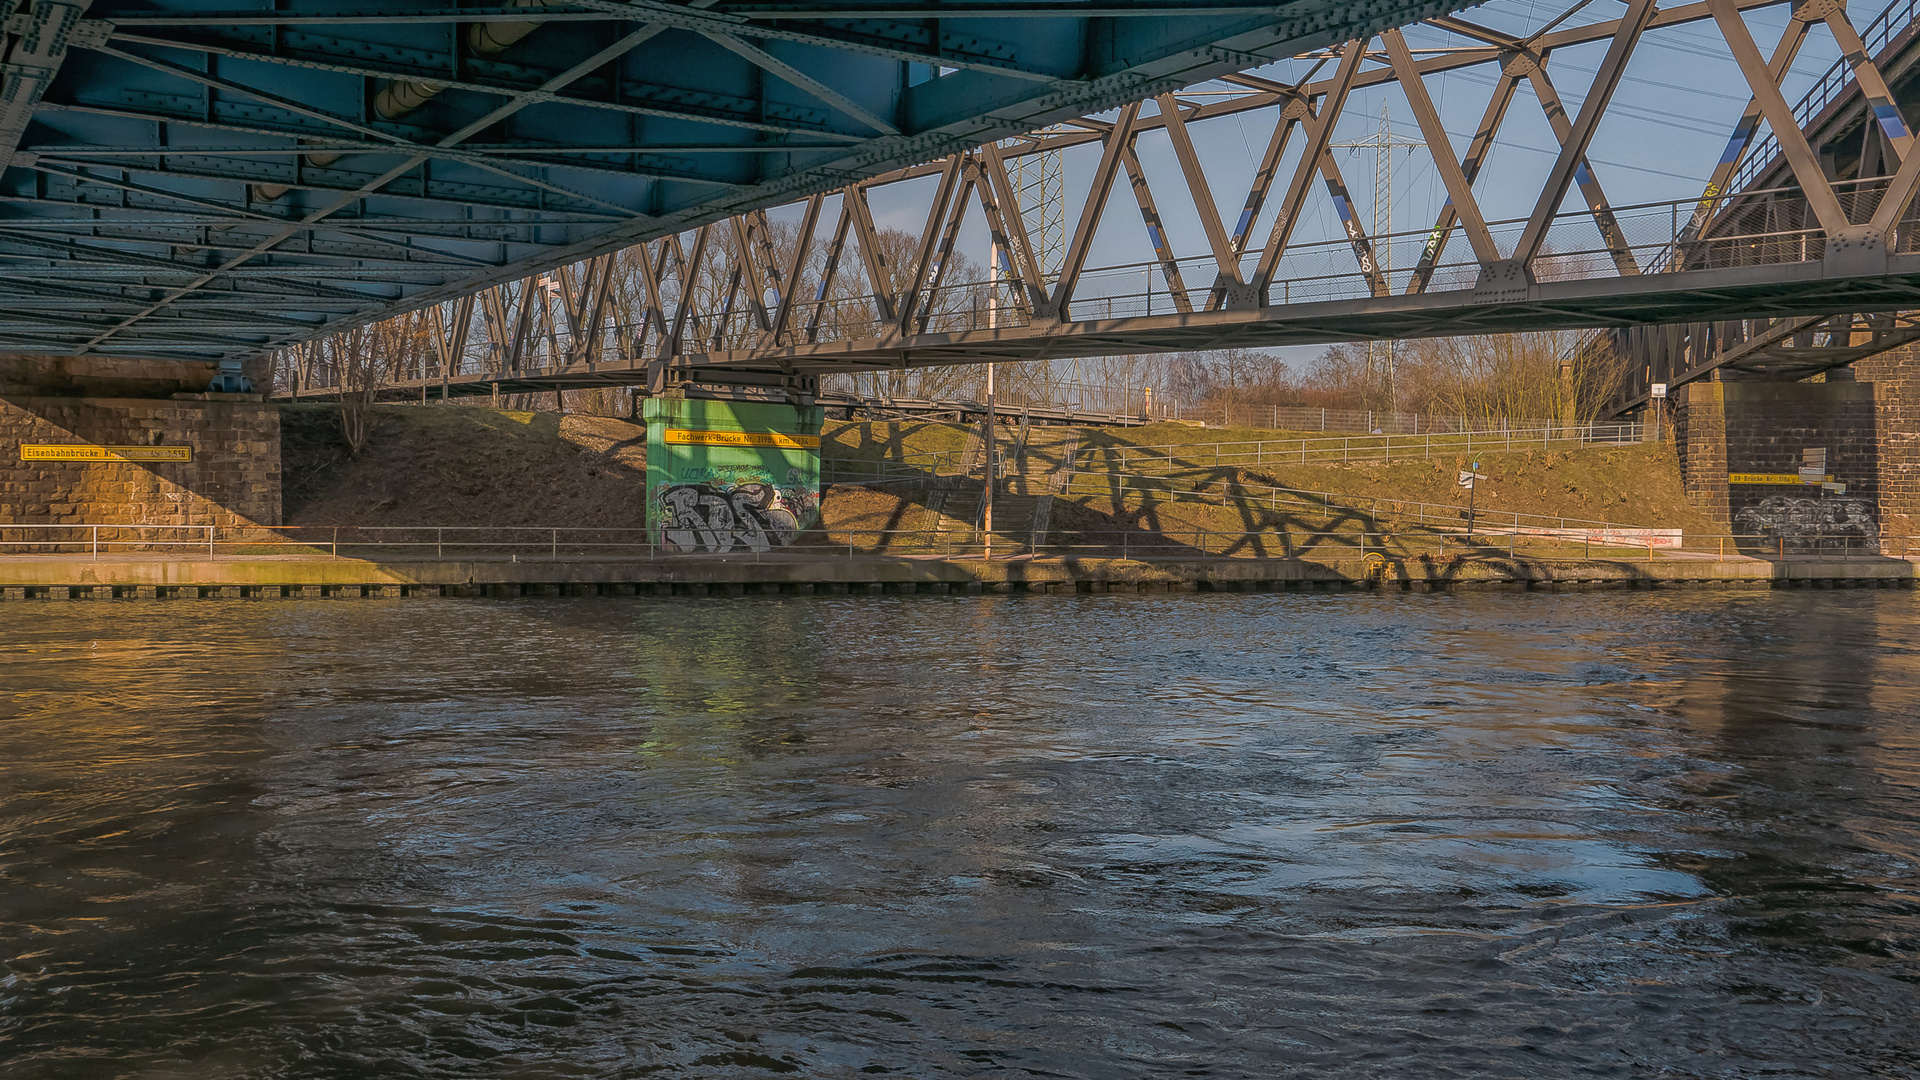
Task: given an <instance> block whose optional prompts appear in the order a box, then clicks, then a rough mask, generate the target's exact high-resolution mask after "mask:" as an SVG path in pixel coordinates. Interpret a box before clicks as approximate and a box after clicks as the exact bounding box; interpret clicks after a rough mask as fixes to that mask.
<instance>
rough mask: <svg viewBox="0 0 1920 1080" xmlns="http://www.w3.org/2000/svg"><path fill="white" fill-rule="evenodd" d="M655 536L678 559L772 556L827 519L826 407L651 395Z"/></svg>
mask: <svg viewBox="0 0 1920 1080" xmlns="http://www.w3.org/2000/svg"><path fill="white" fill-rule="evenodd" d="M644 415H645V417H646V421H647V528H648V530H649V531H650V532H651V533H652V534H653V536H654V537H655V539H656V541H657V542H659V543H660V544H661V545H662V546H663V547H664V548H665V549H666V550H668V551H705V552H714V553H726V552H733V551H738V552H746V551H768V550H771V549H774V548H779V547H784V546H786V545H788V544H790V543H792V542H793V540H794V538H795V536H797V535H798V534H799V533H800V531H801V530H803V529H806V528H807V527H809V526H811V525H812V524H813V523H814V521H815V520H816V519H817V518H818V517H819V515H820V431H821V428H822V426H823V425H824V422H825V419H826V410H824V409H822V408H821V407H820V406H818V405H786V404H777V403H771V402H763V401H721V400H713V399H708V398H691V397H650V398H648V399H647V401H646V406H645V410H644Z"/></svg>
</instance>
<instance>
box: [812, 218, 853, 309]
mask: <svg viewBox="0 0 1920 1080" xmlns="http://www.w3.org/2000/svg"><path fill="white" fill-rule="evenodd" d="M849 190H851V189H845V188H843V189H842V190H841V192H840V220H839V222H838V223H837V224H835V225H834V227H833V240H832V241H831V242H829V243H828V244H827V262H826V265H825V266H822V267H821V268H820V287H819V290H818V291H816V292H815V293H814V297H813V313H812V314H811V315H809V316H807V344H809V345H812V344H814V343H815V342H818V341H819V340H820V320H821V319H822V318H824V317H825V316H826V314H827V297H828V295H829V294H830V293H831V292H832V291H833V279H834V278H835V277H836V276H837V275H838V274H839V272H840V253H841V252H843V251H845V250H846V247H847V230H848V229H849V228H851V227H852V225H853V207H852V206H851V205H850V202H849V200H848V198H847V192H848V191H849Z"/></svg>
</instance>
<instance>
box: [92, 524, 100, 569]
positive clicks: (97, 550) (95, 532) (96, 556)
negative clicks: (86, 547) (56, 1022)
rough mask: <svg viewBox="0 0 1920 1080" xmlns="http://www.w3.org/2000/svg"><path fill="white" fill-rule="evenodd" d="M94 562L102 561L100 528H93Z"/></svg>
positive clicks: (96, 526)
mask: <svg viewBox="0 0 1920 1080" xmlns="http://www.w3.org/2000/svg"><path fill="white" fill-rule="evenodd" d="M93 561H94V562H99V561H100V526H98V525H95V526H94V527H93Z"/></svg>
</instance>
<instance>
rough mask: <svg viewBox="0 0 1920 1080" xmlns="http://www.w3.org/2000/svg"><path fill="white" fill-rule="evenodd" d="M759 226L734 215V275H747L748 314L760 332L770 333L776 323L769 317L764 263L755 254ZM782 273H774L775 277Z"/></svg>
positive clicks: (750, 219)
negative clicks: (763, 271)
mask: <svg viewBox="0 0 1920 1080" xmlns="http://www.w3.org/2000/svg"><path fill="white" fill-rule="evenodd" d="M757 213H765V211H757ZM758 226H759V223H758V222H756V221H755V220H754V219H753V217H752V216H751V215H748V214H735V215H734V216H733V243H734V246H735V248H736V249H737V252H736V254H735V256H734V258H735V260H736V261H735V263H734V271H735V272H736V273H744V274H745V275H746V282H747V311H748V313H749V314H751V315H752V316H753V321H754V322H755V323H756V324H758V325H759V327H760V329H761V330H771V329H773V320H772V318H771V317H770V316H769V315H768V313H767V307H766V300H765V297H766V291H767V283H766V279H765V278H764V277H763V276H762V274H761V270H760V266H761V261H760V258H759V253H758V251H757V250H756V249H757V248H758V247H759V240H758V237H759V234H760V229H759V227H758ZM779 272H780V271H778V270H775V271H774V273H775V274H778V273H779Z"/></svg>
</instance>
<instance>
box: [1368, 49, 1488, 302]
mask: <svg viewBox="0 0 1920 1080" xmlns="http://www.w3.org/2000/svg"><path fill="white" fill-rule="evenodd" d="M1380 39H1381V41H1383V42H1385V43H1386V46H1387V57H1388V59H1389V60H1390V62H1391V63H1392V64H1393V68H1394V72H1395V73H1396V74H1398V75H1399V76H1400V89H1401V91H1402V92H1404V93H1405V94H1406V97H1407V104H1408V105H1409V106H1411V107H1412V109H1413V116H1414V119H1415V120H1416V121H1418V122H1419V124H1420V134H1421V137H1422V138H1423V139H1425V140H1426V143H1427V153H1428V154H1430V155H1431V156H1432V157H1433V164H1434V169H1435V170H1436V171H1437V172H1439V174H1440V182H1441V183H1442V184H1444V185H1445V186H1446V189H1447V205H1448V206H1449V207H1451V208H1452V210H1453V216H1454V217H1456V218H1458V219H1459V222H1460V225H1461V227H1462V228H1464V229H1465V230H1466V233H1467V242H1468V243H1469V244H1472V245H1473V255H1474V258H1476V259H1478V260H1479V261H1480V262H1481V263H1483V264H1484V263H1491V262H1498V261H1500V248H1499V247H1498V246H1497V245H1495V244H1494V242H1493V234H1492V233H1491V232H1489V231H1488V230H1487V219H1486V218H1485V217H1484V216H1482V215H1481V213H1480V202H1479V200H1478V199H1476V198H1474V194H1473V181H1472V179H1470V178H1469V177H1468V176H1467V174H1466V173H1465V172H1464V171H1463V170H1462V169H1461V168H1460V161H1459V159H1458V158H1456V157H1454V155H1453V138H1452V136H1450V135H1448V134H1447V128H1446V125H1445V124H1443V123H1441V122H1440V114H1439V112H1437V111H1436V110H1435V109H1434V107H1433V98H1432V97H1430V96H1428V94H1427V84H1426V83H1425V82H1423V81H1422V80H1421V78H1420V72H1419V71H1418V70H1416V69H1415V68H1414V66H1413V53H1412V52H1411V51H1410V50H1409V49H1408V48H1407V41H1406V38H1404V37H1402V36H1401V34H1400V31H1398V30H1388V31H1386V32H1385V33H1383V34H1381V35H1380ZM1510 95H1511V91H1509V96H1510Z"/></svg>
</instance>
